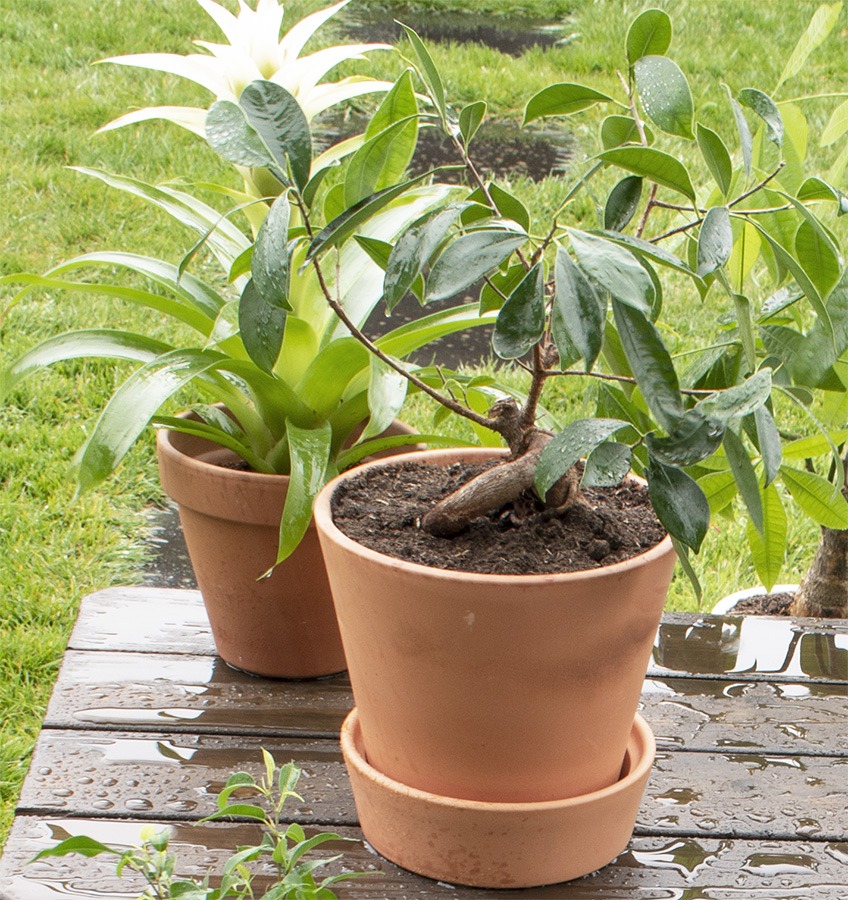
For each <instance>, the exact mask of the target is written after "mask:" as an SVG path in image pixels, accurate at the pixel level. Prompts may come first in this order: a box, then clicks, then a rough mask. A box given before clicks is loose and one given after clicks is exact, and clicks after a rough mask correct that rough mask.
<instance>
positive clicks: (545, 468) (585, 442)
mask: <svg viewBox="0 0 848 900" xmlns="http://www.w3.org/2000/svg"><path fill="white" fill-rule="evenodd" d="M626 425H627V422H623V421H622V420H621V419H577V420H576V421H574V422H571V423H569V424H568V425H566V426H565V428H563V430H562V431H560V432H559V434H556V435H554V436H553V438H551V440H550V441H548V443H547V444H546V445H545V448H544V449H543V450H542V453H541V455H540V457H539V462H538V463H537V464H536V477H535V487H536V493H537V494H538V495H539V497H541V498H544V497H545V496H546V495H547V493H548V491H549V490H550V489H551V488H552V487H553V486H554V485H555V484H556V483H557V482H558V481H559V480H560V478H562V476H563V475H565V473H566V472H567V471H568V470H569V469H570V468H571V467H572V466H573V465H574V464H575V463H576V462H578V461H579V460H580V459H582V458H583V457H584V456H585V455H586V454H587V453H589V452H591V451H592V450H594V449H595V447H597V446H598V445H599V444H600V443H602V442H603V441H605V440H606V439H607V438H608V437H609V436H610V435H612V434H615V432H616V431H618V430H619V429H621V428H624V427H625V426H626Z"/></svg>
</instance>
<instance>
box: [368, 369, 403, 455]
mask: <svg viewBox="0 0 848 900" xmlns="http://www.w3.org/2000/svg"><path fill="white" fill-rule="evenodd" d="M370 366H371V368H370V378H369V382H368V410H369V413H370V415H369V418H368V424H367V425H366V426H365V429H364V431H363V432H362V437H361V438H360V440H363V441H365V440H368V438H372V437H376V436H377V435H378V434H382V433H383V432H384V431H385V430H386V429H387V428H388V427H389V425H391V424H392V422H393V421H394V420H395V419H396V418H397V416H398V413H399V412H400V411H401V408H402V407H403V403H404V400H406V390H407V386H408V385H409V382H408V381H407V380H406V378H404V377H403V375H401V374H400V373H399V372H396V371H395V370H394V369H392V368H391V367H390V366H388V365H386V363H384V362H383V361H382V360H381V359H378V358H377V357H376V356H372V357H371V359H370Z"/></svg>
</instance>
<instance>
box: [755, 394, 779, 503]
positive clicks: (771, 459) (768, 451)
mask: <svg viewBox="0 0 848 900" xmlns="http://www.w3.org/2000/svg"><path fill="white" fill-rule="evenodd" d="M754 425H755V426H756V431H757V445H758V447H759V449H760V457H761V458H762V460H763V471H764V473H765V487H768V486H769V485H770V484H771V483H772V482H773V481H774V479H775V478H776V477H777V473H778V472H779V471H780V463H781V458H782V455H783V447H782V443H781V440H780V432H779V431H778V430H777V425H776V424H775V421H774V417H773V416H772V414H771V412H769V409H768V407H767V406H766V405H765V404H763V406H759V407H757V409H755V410H754Z"/></svg>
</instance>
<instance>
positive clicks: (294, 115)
mask: <svg viewBox="0 0 848 900" xmlns="http://www.w3.org/2000/svg"><path fill="white" fill-rule="evenodd" d="M239 106H241V108H242V109H243V110H244V114H245V116H246V117H247V121H248V122H249V123H250V125H251V127H252V128H253V129H254V131H256V133H257V134H258V135H259V137H260V138H261V139H262V142H263V144H264V145H265V146H266V147H267V148H268V150H269V152H270V153H271V156H272V157H273V159H274V162H275V163H276V167H277V168H278V169H279V170H280V171H281V172H282V173H285V171H286V159H288V164H289V168H290V169H291V173H292V177H293V178H294V181H295V184H297V186H298V188H299V189H300V190H301V191H303V190H304V189H305V188H306V185H307V183H308V182H309V172H310V169H311V167H312V135H311V132H310V130H309V123H308V122H307V120H306V116H305V115H304V113H303V110H302V109H301V108H300V104H299V103H298V102H297V100H295V98H294V97H293V96H292V95H291V94H290V93H289V92H288V91H287V90H286V89H285V88H284V87H281V86H280V85H279V84H276V83H275V82H273V81H254V82H252V83H251V84H249V85H248V86H247V87H246V88H245V89H244V90H243V91H242V92H241V95H240V96H239Z"/></svg>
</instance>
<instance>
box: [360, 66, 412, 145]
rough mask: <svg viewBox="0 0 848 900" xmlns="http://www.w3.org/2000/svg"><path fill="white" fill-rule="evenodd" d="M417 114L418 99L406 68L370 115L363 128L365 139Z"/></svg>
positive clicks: (373, 136) (410, 74)
mask: <svg viewBox="0 0 848 900" xmlns="http://www.w3.org/2000/svg"><path fill="white" fill-rule="evenodd" d="M417 115H418V100H417V99H416V98H415V87H414V85H413V84H412V72H411V71H410V70H409V69H406V70H404V72H403V73H402V74H401V76H400V78H398V80H397V81H396V82H395V83H394V85H393V86H392V89H391V90H390V91H389V92H388V93H387V94H386V96H385V97H384V98H383V100H382V102H381V103H380V107H379V109H378V110H377V112H375V113H374V115H373V116H372V118H371V121H370V122H369V123H368V127H367V128H366V129H365V139H366V140H370V139H371V138H375V137H377V135H378V134H380V132H382V131H385V130H386V129H387V128H389V127H390V126H391V125H395V124H397V123H399V122H401V121H403V120H406V119H409V118H411V117H412V116H417Z"/></svg>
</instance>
